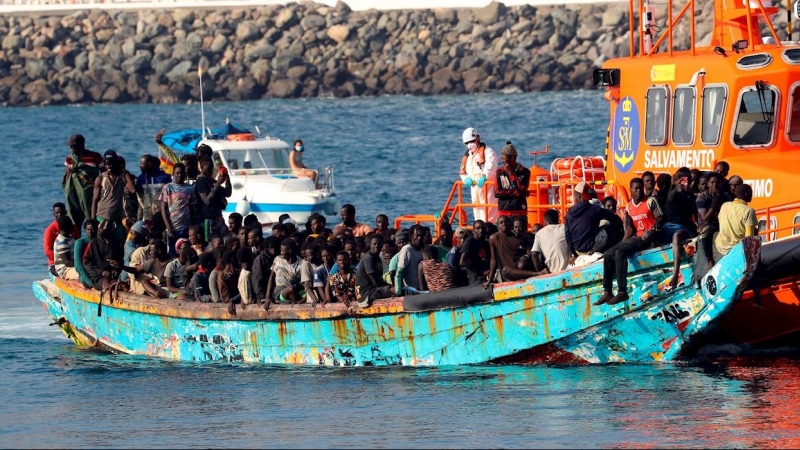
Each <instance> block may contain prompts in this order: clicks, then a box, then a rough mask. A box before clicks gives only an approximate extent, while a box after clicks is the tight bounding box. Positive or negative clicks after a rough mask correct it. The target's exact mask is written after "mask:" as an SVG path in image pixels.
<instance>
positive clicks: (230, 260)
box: [220, 249, 241, 269]
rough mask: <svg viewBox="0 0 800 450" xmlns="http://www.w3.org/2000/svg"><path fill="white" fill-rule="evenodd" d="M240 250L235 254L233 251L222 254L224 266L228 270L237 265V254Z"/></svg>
mask: <svg viewBox="0 0 800 450" xmlns="http://www.w3.org/2000/svg"><path fill="white" fill-rule="evenodd" d="M239 250H241V249H239ZM239 250H237V251H235V252H234V251H233V250H227V251H225V253H223V254H222V258H220V259H221V261H222V266H223V267H225V268H226V269H227V268H230V267H233V266H234V265H235V264H236V253H238V252H239Z"/></svg>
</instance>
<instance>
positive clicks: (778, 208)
mask: <svg viewBox="0 0 800 450" xmlns="http://www.w3.org/2000/svg"><path fill="white" fill-rule="evenodd" d="M786 211H800V202H790V203H783V204H780V205H775V206H769V207H767V208H762V209H759V210H758V211H756V216H760V215H764V216H765V218H764V220H765V222H766V225H767V228H765V229H763V230H761V231H758V233H757V234H758V235H759V236H766V239H765V240H766V242H770V241H773V240H775V239H777V238H778V232H779V231H787V230H792V234H794V232H795V231H800V224H794V223H793V224H791V225H789V226H783V227H775V228H769V225H770V224H771V223H772V216H773V214H775V213H779V212H786ZM773 236H774V237H773Z"/></svg>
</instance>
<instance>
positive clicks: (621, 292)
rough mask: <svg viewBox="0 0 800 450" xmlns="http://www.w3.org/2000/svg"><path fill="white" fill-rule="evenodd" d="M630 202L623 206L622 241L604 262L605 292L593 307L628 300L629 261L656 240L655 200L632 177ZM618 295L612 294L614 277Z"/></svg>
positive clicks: (657, 212) (658, 217)
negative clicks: (645, 193) (646, 195)
mask: <svg viewBox="0 0 800 450" xmlns="http://www.w3.org/2000/svg"><path fill="white" fill-rule="evenodd" d="M630 188H631V201H630V202H628V205H627V206H626V207H625V236H624V237H623V239H622V242H620V243H619V244H617V245H615V246H614V247H612V248H611V249H609V250H608V251H607V252H606V253H605V256H604V259H603V289H604V290H605V293H604V294H603V296H602V297H601V298H600V300H598V301H597V302H595V305H602V304H604V303H608V304H609V305H616V304H617V303H621V302H624V301H625V300H627V299H628V258H629V257H630V256H631V255H633V254H634V253H636V252H640V251H642V250H645V249H647V248H648V247H650V244H651V243H652V242H656V241H658V240H659V239H658V237H657V232H658V230H659V229H660V228H659V221H660V220H661V218H662V217H663V215H662V213H661V208H659V206H658V201H657V200H656V199H655V198H653V197H645V195H644V182H643V181H642V179H641V178H633V179H632V180H631V183H630ZM615 273H616V277H617V295H614V293H613V283H614V274H615Z"/></svg>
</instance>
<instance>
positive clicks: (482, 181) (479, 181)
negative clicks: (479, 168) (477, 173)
mask: <svg viewBox="0 0 800 450" xmlns="http://www.w3.org/2000/svg"><path fill="white" fill-rule="evenodd" d="M485 183H486V177H481V178H480V179H479V180H478V187H479V188H482V187H483V185H484V184H485Z"/></svg>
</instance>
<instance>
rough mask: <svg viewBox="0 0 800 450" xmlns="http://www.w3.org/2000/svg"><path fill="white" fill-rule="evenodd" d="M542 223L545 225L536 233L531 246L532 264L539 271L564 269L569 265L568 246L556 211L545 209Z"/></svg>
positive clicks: (552, 271) (551, 271)
mask: <svg viewBox="0 0 800 450" xmlns="http://www.w3.org/2000/svg"><path fill="white" fill-rule="evenodd" d="M544 223H545V224H546V225H545V226H544V228H542V229H541V230H539V231H538V232H537V233H536V238H535V239H534V241H533V247H531V259H533V265H534V267H535V268H536V270H537V271H538V272H540V273H546V272H550V273H556V272H561V271H562V270H566V269H567V266H568V265H569V247H568V246H567V238H566V237H565V236H564V225H563V224H560V223H558V211H557V210H555V209H550V210H547V211H546V212H545V213H544ZM542 260H544V264H542Z"/></svg>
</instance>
